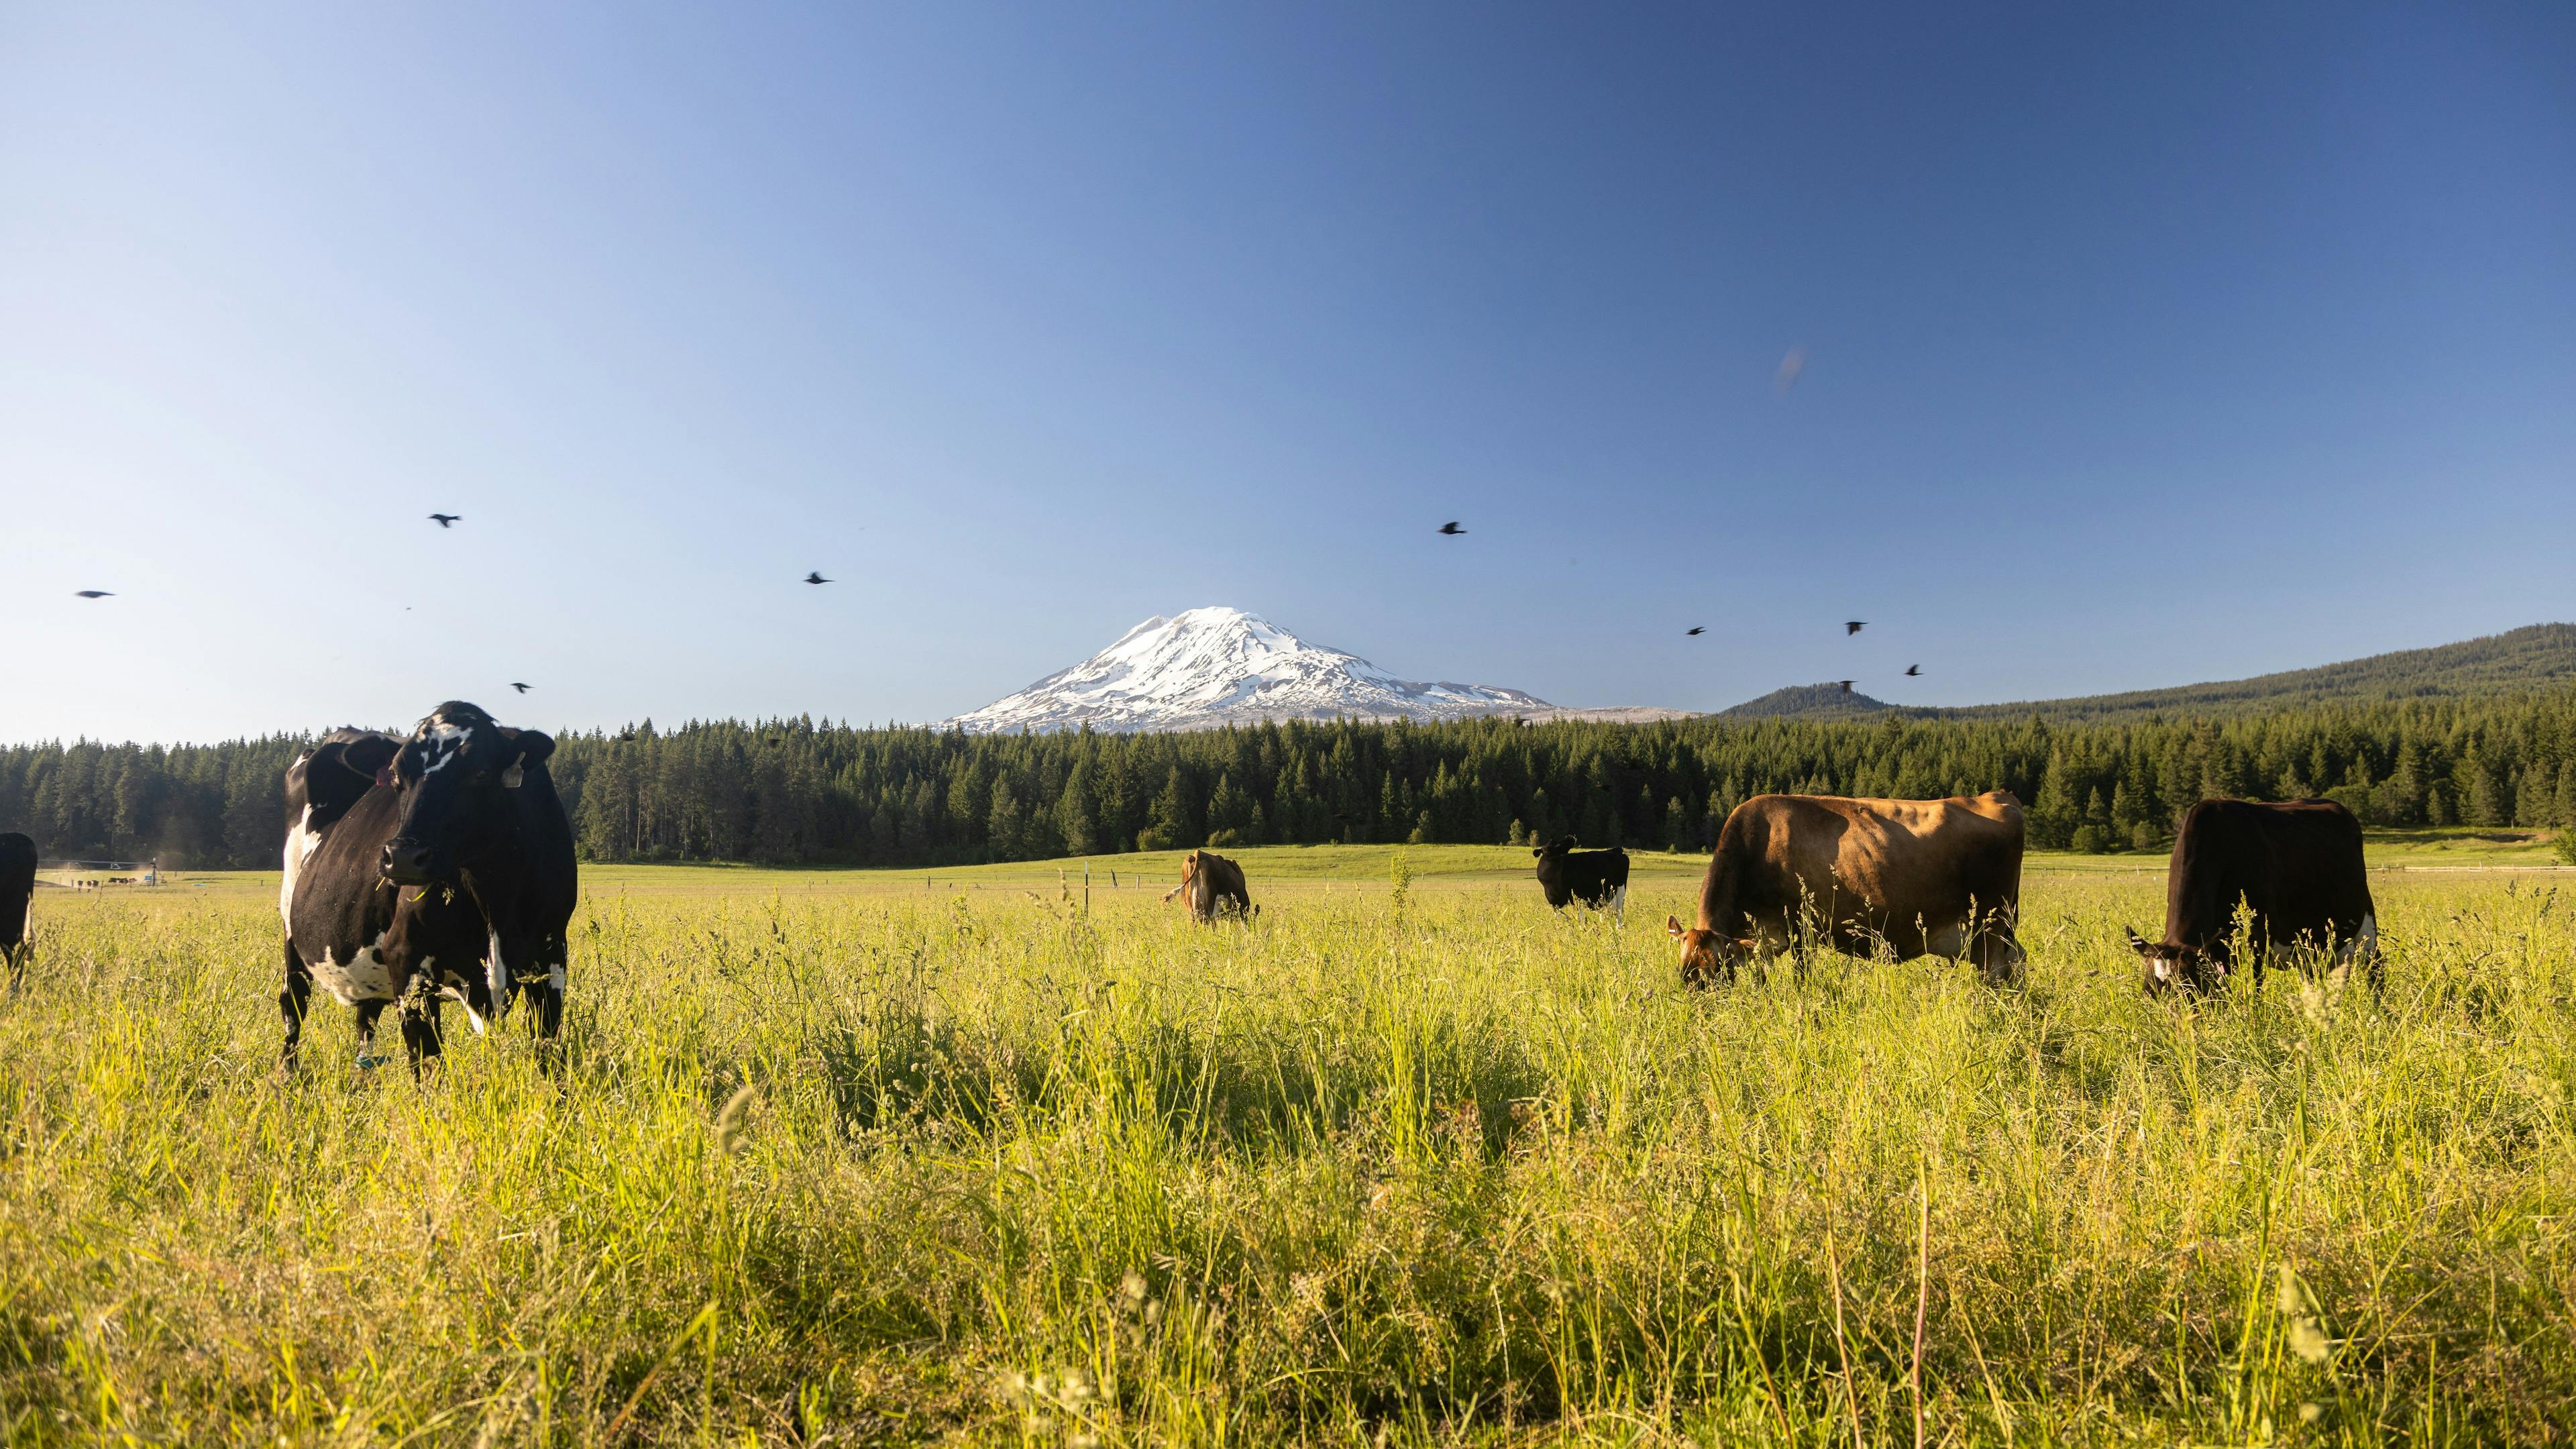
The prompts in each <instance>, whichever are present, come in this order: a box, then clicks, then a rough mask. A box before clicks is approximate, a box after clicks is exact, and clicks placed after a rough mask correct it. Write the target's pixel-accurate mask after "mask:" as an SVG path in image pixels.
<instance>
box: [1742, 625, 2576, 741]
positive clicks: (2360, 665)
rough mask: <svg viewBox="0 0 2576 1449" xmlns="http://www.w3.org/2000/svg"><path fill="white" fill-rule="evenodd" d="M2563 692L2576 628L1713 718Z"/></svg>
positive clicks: (2217, 707) (1822, 689)
mask: <svg viewBox="0 0 2576 1449" xmlns="http://www.w3.org/2000/svg"><path fill="white" fill-rule="evenodd" d="M2567 684H2576V624H2533V625H2530V626H2528V627H2525V628H2521V629H2513V630H2508V631H2507V632H2505V633H2502V634H2490V635H2488V636H2486V637H2485V638H2482V639H2468V640H2463V641H2461V642H2460V643H2457V644H2441V645H2436V646H2435V647H2433V648H2430V649H2405V650H2400V651H2398V652H2396V653H2394V654H2374V655H2371V656H2370V657H2369V658H2367V659H2348V660H2345V661H2344V662H2343V663H2340V664H2325V665H2320V666H2318V667H2316V668H2314V669H2292V670H2288V671H2285V672H2283V673H2280V674H2261V675H2256V676H2255V677H2254V678H2252V679H2229V680H2221V681H2219V682H2217V683H2214V684H2183V685H2176V686H2174V687H2173V688H2170V689H2136V690H2130V691H2128V692H2127V693H2124V694H2092V695H2082V696H2078V697H2076V698H2072V699H2034V700H2022V701H2018V702H2015V703H2010V704H1979V705H1967V706H1963V707H1958V708H1950V709H1911V708H1905V707H1903V706H1898V705H1892V704H1887V703H1884V702H1882V701H1879V700H1875V699H1871V698H1870V697H1869V696H1867V695H1865V694H1845V693H1843V692H1842V688H1841V686H1839V685H1834V684H1805V685H1795V686H1792V687H1791V688H1788V689H1776V690H1773V691H1772V692H1771V693H1769V694H1766V695H1764V696H1762V697H1761V698H1760V699H1753V700H1747V701H1745V702H1744V703H1742V704H1739V705H1737V706H1735V707H1734V708H1733V709H1730V710H1725V711H1723V712H1722V713H1723V714H1724V716H1726V717H1729V718H1754V717H1765V716H1767V717H1774V718H1778V717H1791V716H1794V717H1799V718H1808V719H1841V718H1849V717H1851V716H1853V715H1865V714H1875V713H1879V712H1881V711H1888V710H1893V711H1895V712H1897V713H1899V714H1902V715H1905V716H1907V717H1909V718H1916V719H1980V718H1986V719H1991V718H1996V717H2019V716H2024V715H2045V716H2047V717H2049V718H2051V719H2071V720H2115V719H2122V718H2144V717H2146V716H2148V715H2157V714H2162V715H2196V716H2215V715H2230V714H2243V713H2246V712H2249V711H2253V710H2265V709H2280V708H2284V707H2288V706H2295V705H2308V704H2322V703H2325V702H2327V701H2334V700H2359V701H2367V700H2386V699H2427V698H2443V697H2460V696H2471V695H2479V696H2491V695H2500V694H2515V693H2521V692H2524V691H2528V690H2535V689H2548V688H2552V687H2555V686H2560V685H2567Z"/></svg>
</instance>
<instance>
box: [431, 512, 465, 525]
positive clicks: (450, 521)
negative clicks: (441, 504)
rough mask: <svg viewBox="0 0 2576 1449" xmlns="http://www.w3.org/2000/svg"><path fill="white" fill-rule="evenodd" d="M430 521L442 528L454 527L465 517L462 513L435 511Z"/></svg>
mask: <svg viewBox="0 0 2576 1449" xmlns="http://www.w3.org/2000/svg"><path fill="white" fill-rule="evenodd" d="M429 517H430V521H431V522H433V523H436V524H437V525H438V526H439V527H441V528H454V527H455V526H456V525H457V524H458V522H460V521H461V520H463V518H464V517H465V515H464V514H462V513H433V514H431V515H430V516H429Z"/></svg>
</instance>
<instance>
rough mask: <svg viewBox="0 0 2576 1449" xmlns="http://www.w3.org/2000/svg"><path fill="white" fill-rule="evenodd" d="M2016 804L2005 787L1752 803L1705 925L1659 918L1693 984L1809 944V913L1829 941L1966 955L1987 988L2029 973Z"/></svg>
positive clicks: (1721, 843)
mask: <svg viewBox="0 0 2576 1449" xmlns="http://www.w3.org/2000/svg"><path fill="white" fill-rule="evenodd" d="M2021 851H2022V819H2021V802H2020V801H2019V800H2016V799H2014V798H2013V797H2012V794H2011V792H2009V791H2005V790H1989V791H1987V792H1986V793H1985V794H1983V795H1975V796H1968V797H1964V798H1961V797H1954V798H1952V799H1948V800H1853V799H1845V798H1843V797H1841V796H1836V795H1757V796H1755V797H1753V798H1752V799H1750V800H1747V801H1745V802H1744V803H1743V804H1741V805H1738V806H1736V807H1735V810H1734V813H1732V814H1730V815H1728V816H1727V817H1726V826H1725V828H1724V829H1722V830H1720V831H1719V832H1718V837H1717V853H1716V854H1715V855H1714V856H1712V857H1710V859H1709V862H1708V875H1707V876H1706V878H1705V879H1703V880H1702V881H1701V882H1700V888H1699V923H1698V925H1696V926H1694V927H1693V928H1691V929H1690V930H1687V931H1686V930H1683V929H1682V923H1681V922H1680V921H1679V920H1677V919H1675V918H1673V917H1671V916H1667V917H1665V918H1664V928H1665V929H1666V930H1667V931H1668V932H1670V933H1671V934H1672V936H1673V937H1674V938H1675V939H1676V940H1678V941H1680V942H1681V948H1682V980H1683V981H1684V982H1686V983H1691V984H1698V983H1701V982H1710V981H1721V980H1729V979H1732V978H1733V976H1734V975H1735V970H1736V968H1737V966H1738V965H1740V964H1741V963H1743V962H1745V961H1748V960H1749V961H1752V962H1755V963H1756V964H1757V966H1758V964H1759V963H1760V962H1763V961H1766V960H1768V959H1770V958H1771V957H1773V956H1777V955H1779V954H1780V953H1781V952H1782V951H1785V950H1791V949H1793V948H1799V949H1802V948H1803V945H1804V941H1803V940H1802V932H1801V930H1800V926H1801V923H1802V918H1804V917H1807V916H1808V913H1809V912H1812V913H1813V915H1812V918H1811V919H1812V921H1813V923H1814V926H1815V927H1817V928H1819V929H1820V930H1821V935H1822V940H1823V944H1826V945H1829V946H1831V947H1832V948H1833V949H1835V950H1837V951H1840V952H1843V953H1844V954H1846V955H1853V956H1866V955H1871V954H1874V953H1875V952H1876V951H1877V950H1879V949H1880V948H1881V947H1885V948H1886V949H1888V950H1890V951H1893V952H1894V953H1895V955H1896V959H1898V960H1900V961H1903V960H1907V959H1910V958H1912V957H1915V956H1923V955H1934V956H1947V957H1950V958H1951V959H1953V960H1956V959H1958V958H1960V957H1971V958H1973V959H1974V960H1975V961H1976V963H1977V967H1978V969H1979V971H1980V972H1982V973H1983V974H1984V976H1985V979H1986V980H1987V981H1988V982H1989V983H1993V984H1997V985H2001V984H2004V983H2007V982H2009V981H2011V980H2013V979H2014V978H2015V977H2017V976H2018V975H2019V973H2020V971H2021V965H2022V959H2023V957H2022V949H2021V946H2020V944H2019V943H2018V942H2016V941H2015V940H2014V939H2013V922H2014V920H2015V919H2016V918H2017V917H2018V915H2019V914H2020V909H2021Z"/></svg>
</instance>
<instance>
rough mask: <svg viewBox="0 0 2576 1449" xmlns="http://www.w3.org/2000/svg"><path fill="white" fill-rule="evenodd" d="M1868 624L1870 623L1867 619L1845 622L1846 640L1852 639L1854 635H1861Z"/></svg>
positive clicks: (1847, 620) (1846, 620) (1844, 635)
mask: <svg viewBox="0 0 2576 1449" xmlns="http://www.w3.org/2000/svg"><path fill="white" fill-rule="evenodd" d="M1868 624H1869V621H1868V620H1867V619H1845V620H1843V637H1844V638H1846V639H1848V638H1850V637H1851V636H1853V635H1854V634H1857V633H1859V632H1860V631H1861V630H1862V629H1863V628H1866V627H1867V626H1868Z"/></svg>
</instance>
